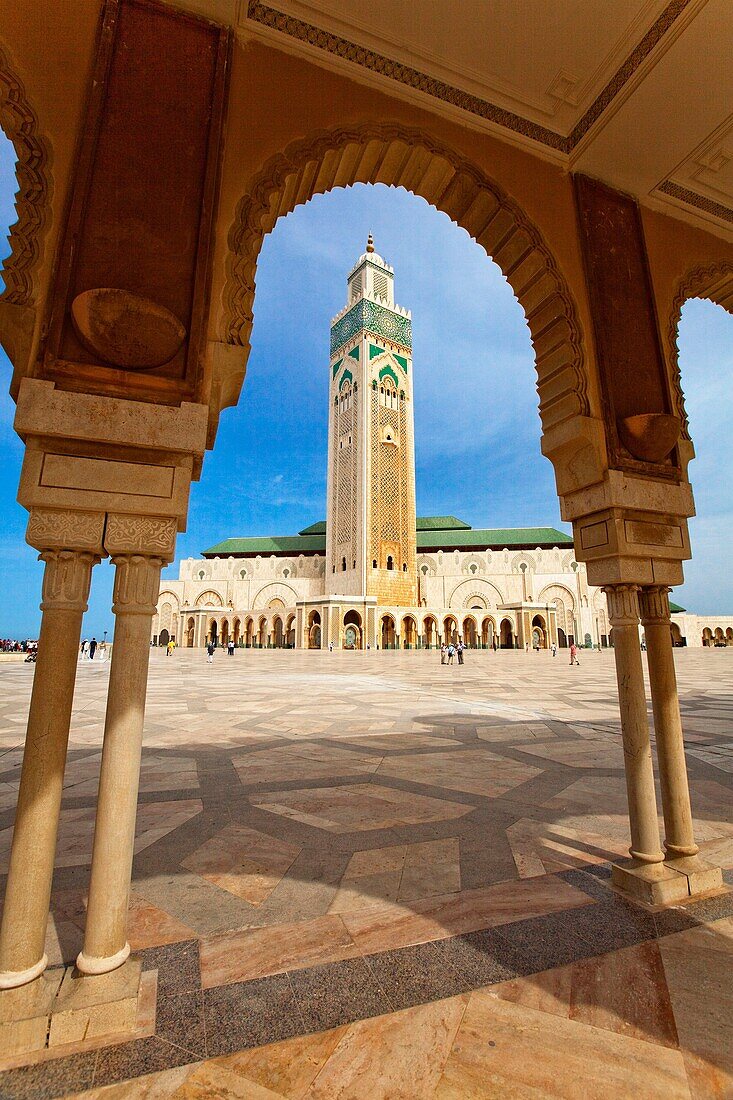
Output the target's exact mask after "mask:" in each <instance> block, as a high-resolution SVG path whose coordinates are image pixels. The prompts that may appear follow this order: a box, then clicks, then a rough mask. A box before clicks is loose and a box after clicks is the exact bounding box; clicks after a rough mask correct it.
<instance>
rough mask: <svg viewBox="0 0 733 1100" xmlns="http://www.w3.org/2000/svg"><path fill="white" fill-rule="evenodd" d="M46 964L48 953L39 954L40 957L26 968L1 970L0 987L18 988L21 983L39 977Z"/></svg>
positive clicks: (26, 982)
mask: <svg viewBox="0 0 733 1100" xmlns="http://www.w3.org/2000/svg"><path fill="white" fill-rule="evenodd" d="M47 966H48V955H41V957H40V959H39V960H38V962H37V963H35V964H34V965H33V966H29V967H28V969H27V970H2V971H0V989H18V988H19V987H20V986H21V985H28V983H29V982H32V981H35V979H36V978H39V977H40V976H41V974H42V973H43V971H44V970H45V969H46V967H47Z"/></svg>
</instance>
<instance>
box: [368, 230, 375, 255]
mask: <svg viewBox="0 0 733 1100" xmlns="http://www.w3.org/2000/svg"><path fill="white" fill-rule="evenodd" d="M366 250H367V252H373V251H374V237H373V236H372V235H371V233H370V234H369V236H368V237H367V246H366Z"/></svg>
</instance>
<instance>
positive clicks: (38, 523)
mask: <svg viewBox="0 0 733 1100" xmlns="http://www.w3.org/2000/svg"><path fill="white" fill-rule="evenodd" d="M104 520H105V515H104V512H86V511H78V512H77V511H72V510H71V509H65V508H31V511H30V515H29V517H28V527H27V529H26V534H25V540H26V542H27V543H29V545H31V546H34V547H35V548H36V550H41V551H45V550H88V551H92V552H95V553H97V554H104V546H103V536H104Z"/></svg>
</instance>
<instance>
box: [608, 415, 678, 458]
mask: <svg viewBox="0 0 733 1100" xmlns="http://www.w3.org/2000/svg"><path fill="white" fill-rule="evenodd" d="M680 431H681V425H680V422H679V420H678V419H677V417H676V416H669V415H668V414H667V413H640V414H638V415H637V416H627V417H624V418H623V419H621V420H619V421H618V432H619V436H620V438H621V442H622V443H623V445H624V447H626V449H627V450H628V451H630V452H631V454H632V455H633V456H634V458H638V459H641V461H643V462H661V461H662V459H665V458H666V457H667V456H668V455H669V454H670V453H671V452H672V449H673V448H674V445H675V443H676V442H677V440H678V439H679V437H680Z"/></svg>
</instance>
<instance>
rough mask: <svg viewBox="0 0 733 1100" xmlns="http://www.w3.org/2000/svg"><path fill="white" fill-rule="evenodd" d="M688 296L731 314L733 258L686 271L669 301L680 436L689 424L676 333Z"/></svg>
mask: <svg viewBox="0 0 733 1100" xmlns="http://www.w3.org/2000/svg"><path fill="white" fill-rule="evenodd" d="M689 298H705V299H707V301H709V302H714V303H715V304H716V305H718V306H721V307H722V308H723V309H725V310H727V312H728V313H733V261H732V260H721V261H719V262H718V263H714V264H708V265H707V266H704V267H696V268H694V270H692V271H690V272H688V273H687V275H686V276H685V277H684V279H683V280H682V282H681V283H680V285H679V287H678V288H677V293H676V294H675V296H674V299H673V300H672V310H671V312H670V315H669V326H668V328H667V343H668V346H669V354H670V366H671V370H672V396H673V399H674V403H675V406H676V409H675V411H676V413H677V415H678V417H679V418H680V421H681V423H682V436H683V438H684V439H689V438H690V426H689V423H688V420H687V413H686V411H685V395H684V391H683V389H682V375H681V373H680V356H679V346H678V343H677V338H678V335H679V327H680V318H681V316H682V307H683V305H684V304H685V302H686V301H687V300H688V299H689Z"/></svg>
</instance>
